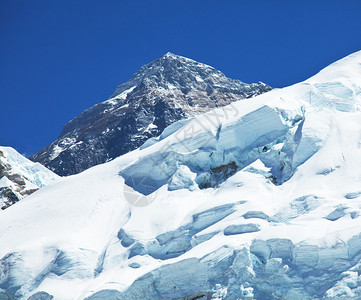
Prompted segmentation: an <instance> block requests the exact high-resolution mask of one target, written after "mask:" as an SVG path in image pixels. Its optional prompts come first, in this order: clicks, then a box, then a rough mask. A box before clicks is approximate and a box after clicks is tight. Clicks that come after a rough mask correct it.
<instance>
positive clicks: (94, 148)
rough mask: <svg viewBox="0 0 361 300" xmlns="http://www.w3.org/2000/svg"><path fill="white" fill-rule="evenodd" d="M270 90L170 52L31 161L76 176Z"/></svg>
mask: <svg viewBox="0 0 361 300" xmlns="http://www.w3.org/2000/svg"><path fill="white" fill-rule="evenodd" d="M269 90H271V87H270V86H268V85H266V84H264V83H262V82H258V83H252V84H246V83H243V82H241V81H239V80H234V79H229V78H227V77H226V76H225V75H224V74H223V73H222V72H220V71H218V70H216V69H215V68H213V67H210V66H208V65H205V64H202V63H199V62H196V61H194V60H191V59H188V58H185V57H182V56H179V55H175V54H172V53H167V54H165V55H164V56H162V57H160V58H158V59H156V60H154V61H152V62H151V63H150V64H147V65H145V66H143V67H141V68H140V70H139V71H138V72H137V73H135V74H134V75H133V76H132V78H131V79H130V80H129V81H127V82H125V83H123V84H121V85H119V86H118V87H117V88H116V90H115V92H114V93H113V95H112V96H111V97H110V98H109V99H108V100H107V101H104V102H102V103H99V104H96V105H95V106H93V107H91V108H89V109H87V110H86V111H84V112H83V113H81V114H80V115H79V116H77V117H76V118H74V119H73V120H71V121H70V122H69V123H67V124H65V125H64V127H63V130H62V132H61V134H60V136H59V138H58V139H57V140H55V141H54V142H53V143H51V144H50V145H48V146H46V147H45V148H43V149H41V150H40V151H39V152H37V153H36V154H34V155H33V156H32V157H31V158H30V159H31V160H33V161H35V162H40V163H42V164H43V165H45V166H46V167H48V168H49V169H51V170H52V171H54V172H55V173H57V174H59V175H61V176H66V175H71V174H76V173H79V172H81V171H83V170H85V169H87V168H89V167H92V166H94V165H97V164H101V163H104V162H107V161H110V160H112V159H114V158H116V157H118V156H120V155H122V154H124V153H127V152H129V151H131V150H134V149H136V148H138V147H139V146H141V145H142V144H143V143H144V142H145V141H147V140H148V139H149V138H151V137H156V136H158V135H160V134H161V133H162V131H163V130H164V129H165V128H166V127H167V126H168V125H170V124H172V123H174V122H176V121H178V120H181V119H185V118H190V117H193V116H194V115H197V114H200V113H204V112H207V111H209V110H211V109H213V108H216V107H222V106H225V105H227V104H230V103H231V102H234V101H237V100H241V99H246V98H251V97H254V96H257V95H260V94H262V93H265V92H267V91H269Z"/></svg>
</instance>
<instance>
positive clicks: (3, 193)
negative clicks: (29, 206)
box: [0, 147, 59, 209]
mask: <svg viewBox="0 0 361 300" xmlns="http://www.w3.org/2000/svg"><path fill="white" fill-rule="evenodd" d="M58 178H59V176H58V175H56V174H55V173H53V172H52V171H50V170H48V169H47V168H45V167H44V166H43V165H41V164H39V163H34V162H32V161H30V160H28V159H26V158H25V157H24V156H22V155H21V154H19V153H18V152H17V151H16V150H15V149H13V148H11V147H0V208H1V209H5V208H7V207H9V206H10V205H12V204H14V203H15V202H17V201H19V200H21V199H22V198H24V197H25V196H27V195H30V194H31V193H33V192H35V191H36V190H38V189H39V188H41V187H43V186H45V185H47V184H49V183H51V182H53V181H54V180H56V179H58Z"/></svg>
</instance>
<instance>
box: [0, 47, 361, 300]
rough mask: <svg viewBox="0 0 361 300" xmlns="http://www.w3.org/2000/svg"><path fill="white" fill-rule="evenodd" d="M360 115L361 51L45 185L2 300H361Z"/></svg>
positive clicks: (6, 272) (26, 219) (1, 269)
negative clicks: (293, 82) (298, 79)
mask: <svg viewBox="0 0 361 300" xmlns="http://www.w3.org/2000/svg"><path fill="white" fill-rule="evenodd" d="M360 107H361V51H360V52H356V53H354V54H351V55H349V56H347V57H346V58H343V59H341V60H339V61H337V62H335V63H333V64H332V65H330V66H328V67H326V68H325V69H323V70H321V71H320V72H319V73H318V74H316V75H315V76H313V77H311V78H310V79H308V80H306V81H304V82H301V83H298V84H295V85H292V86H290V87H286V88H282V89H274V90H272V91H270V92H268V93H265V94H262V95H259V96H257V97H254V98H252V99H246V100H242V101H238V102H233V103H231V104H229V105H228V106H224V107H221V108H216V109H214V110H212V111H209V112H207V113H204V114H201V115H197V116H195V117H192V118H190V119H187V120H182V121H180V122H176V123H173V124H172V125H170V127H168V128H166V129H165V130H164V132H163V134H162V135H160V136H159V137H157V138H153V139H152V140H150V141H147V142H146V143H145V144H144V145H143V146H142V147H140V148H138V149H136V150H134V151H132V152H130V153H127V154H125V155H123V156H120V157H119V158H117V159H115V160H113V161H110V162H108V163H105V164H102V165H98V166H95V167H93V168H90V169H88V170H86V171H84V172H82V173H80V174H76V175H72V176H68V177H65V178H62V179H61V180H58V181H55V182H53V183H51V184H49V185H47V186H45V187H43V188H41V189H40V190H38V191H37V192H35V193H33V194H32V195H30V196H28V197H26V198H25V199H23V200H22V201H20V202H18V203H16V204H15V205H13V206H11V207H9V208H8V209H6V210H5V211H3V212H1V214H0V245H1V247H0V298H3V299H12V298H15V299H52V297H53V298H54V299H64V300H65V299H89V300H95V299H262V300H263V299H290V300H297V299H302V300H303V299H360V298H361V275H360V274H361V230H360V228H361V218H360V211H361V188H360V186H361V170H360V168H359V166H360V165H361V123H360V120H361V111H360ZM6 297H7V298H6Z"/></svg>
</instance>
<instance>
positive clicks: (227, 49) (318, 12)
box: [0, 0, 361, 155]
mask: <svg viewBox="0 0 361 300" xmlns="http://www.w3.org/2000/svg"><path fill="white" fill-rule="evenodd" d="M360 13H361V1H360V0H355V1H352V0H347V1H345V0H343V1H337V0H332V1H329V0H328V1H321V0H318V1H307V0H306V1H286V0H284V1H276V0H275V1H272V0H264V1H241V0H235V1H201V0H197V1H195V0H192V1H186V0H183V1H171V0H164V1H149V0H148V1H137V0H133V1H120V0H119V1H107V0H102V1H101V0H97V1H94V0H83V1H80V0H31V1H29V0H24V1H18V0H1V1H0V39H1V41H0V45H1V46H0V68H1V70H0V101H1V102H0V104H1V106H0V107H1V111H0V112H1V114H0V120H1V130H0V145H4V146H12V147H14V148H15V149H17V150H18V151H20V152H21V153H23V154H26V155H30V154H33V153H34V152H36V151H37V150H39V149H40V148H42V147H44V146H46V145H47V144H48V143H50V142H52V141H53V140H55V139H56V138H57V137H58V135H59V134H60V131H61V127H62V125H63V124H65V123H66V122H68V121H69V120H71V119H72V118H74V117H75V116H77V115H78V114H79V113H81V112H82V111H83V110H85V109H86V108H89V107H91V106H92V105H94V104H96V103H99V102H101V101H104V100H106V99H107V98H108V97H109V96H110V94H112V92H113V90H114V89H115V87H116V86H117V85H118V84H120V83H122V82H124V81H126V80H128V79H129V78H130V77H131V75H132V74H133V73H134V72H136V71H137V70H138V68H139V67H141V66H142V65H144V64H146V63H148V62H150V61H151V60H153V59H156V58H158V57H160V56H162V55H163V54H165V53H166V52H168V51H170V52H173V53H176V54H179V55H183V56H186V57H189V58H193V59H195V60H197V61H200V62H204V63H207V64H209V65H212V66H214V67H215V68H217V69H219V70H221V71H222V72H223V73H225V74H226V75H227V76H228V77H231V78H235V79H240V80H242V81H244V82H256V81H263V82H265V83H268V84H270V85H271V86H273V87H283V86H287V85H290V84H292V83H296V82H298V81H302V80H304V79H306V78H308V77H310V76H311V75H313V74H314V73H316V72H318V71H319V70H320V69H322V68H323V67H325V66H327V65H328V64H330V63H332V62H333V61H335V60H337V59H339V58H342V57H343V56H346V55H348V54H350V53H352V52H355V51H357V50H361V39H360V31H361V16H360Z"/></svg>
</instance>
